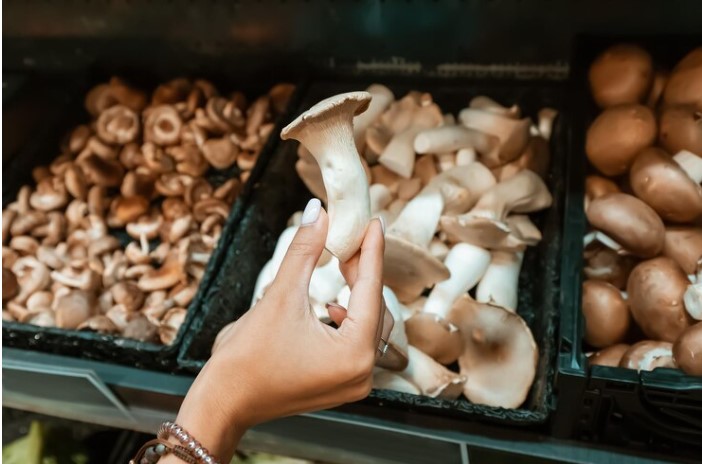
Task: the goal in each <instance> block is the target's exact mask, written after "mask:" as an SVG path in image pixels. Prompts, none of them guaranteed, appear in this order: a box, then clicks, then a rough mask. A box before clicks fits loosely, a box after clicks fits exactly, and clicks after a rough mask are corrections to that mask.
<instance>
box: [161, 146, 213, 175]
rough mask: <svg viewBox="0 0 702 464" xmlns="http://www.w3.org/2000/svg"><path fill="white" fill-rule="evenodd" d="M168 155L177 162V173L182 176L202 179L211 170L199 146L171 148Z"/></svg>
mask: <svg viewBox="0 0 702 464" xmlns="http://www.w3.org/2000/svg"><path fill="white" fill-rule="evenodd" d="M206 143H207V142H206ZM203 149H204V147H203ZM168 153H169V154H170V155H171V156H172V157H173V159H174V160H175V162H176V166H175V168H176V171H177V172H180V173H182V174H187V175H189V176H193V177H200V176H203V175H204V174H205V173H206V172H207V170H208V169H209V168H210V165H209V164H208V162H207V159H205V157H204V156H203V154H202V153H201V152H200V149H199V148H198V147H197V145H192V144H184V145H178V146H175V147H171V148H169V150H168Z"/></svg>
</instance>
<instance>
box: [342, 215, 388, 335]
mask: <svg viewBox="0 0 702 464" xmlns="http://www.w3.org/2000/svg"><path fill="white" fill-rule="evenodd" d="M384 251H385V238H384V237H383V229H382V226H381V225H380V221H378V220H377V219H374V220H373V221H371V223H370V225H369V226H368V231H367V232H366V236H365V238H364V239H363V243H362V244H361V253H360V256H359V257H358V266H357V269H356V275H355V280H354V282H349V283H350V285H351V298H350V299H349V304H348V309H347V316H346V319H345V320H344V322H343V323H342V324H341V327H340V328H339V330H341V331H342V332H344V333H348V334H352V336H354V337H357V338H358V339H360V340H363V341H366V342H368V343H369V344H374V343H376V342H377V340H376V335H377V333H378V327H379V326H380V320H381V316H382V314H383V303H382V301H383V253H384Z"/></svg>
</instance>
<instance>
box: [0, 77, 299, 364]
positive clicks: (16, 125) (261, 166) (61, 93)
mask: <svg viewBox="0 0 702 464" xmlns="http://www.w3.org/2000/svg"><path fill="white" fill-rule="evenodd" d="M109 75H110V74H105V73H104V70H99V71H96V72H87V73H85V74H80V75H70V76H46V77H44V76H33V77H28V78H27V79H24V80H17V85H13V86H12V89H17V91H16V92H15V94H14V95H11V96H9V97H7V105H5V104H3V112H7V113H6V114H31V115H33V116H34V117H33V118H14V119H12V120H9V121H8V119H5V121H4V129H5V133H6V134H8V132H9V133H10V134H12V133H14V134H29V136H25V137H24V138H23V142H22V143H18V145H19V146H21V148H18V150H17V151H16V152H11V153H8V152H7V151H6V152H5V153H4V154H3V208H4V207H5V206H6V205H7V204H9V203H10V202H12V201H14V200H15V198H16V197H17V192H18V191H19V189H20V188H21V186H22V185H26V184H29V185H34V181H33V179H32V176H31V172H32V168H34V167H36V166H40V165H45V164H48V163H50V162H51V160H53V159H54V158H55V157H56V156H57V154H59V153H60V152H59V143H60V141H61V140H62V139H63V137H65V136H66V134H67V133H68V132H69V131H70V130H71V129H73V128H74V127H75V126H76V125H78V124H81V123H85V122H86V121H87V120H88V114H87V112H86V110H85V109H84V106H83V99H84V98H85V95H86V93H87V91H88V90H89V89H90V88H92V87H93V85H95V84H96V83H100V82H105V81H106V80H107V79H108V77H109ZM134 75H136V76H140V77H139V78H138V79H136V82H135V85H136V86H137V87H140V88H143V89H153V88H154V87H155V85H156V84H157V83H160V82H163V81H165V80H167V78H166V79H165V78H163V77H162V76H158V77H159V79H156V78H155V76H154V77H144V76H143V75H141V74H138V73H134ZM126 77H129V76H128V75H127V76H126ZM198 77H201V76H198ZM213 82H215V83H216V84H217V87H218V88H219V89H221V90H225V91H231V90H242V91H245V92H246V93H247V97H248V98H251V99H253V98H256V97H257V96H258V95H260V94H261V93H262V92H265V91H266V90H267V88H268V87H266V85H267V84H268V83H270V84H271V85H273V84H275V83H277V82H278V81H269V80H267V79H263V80H260V81H258V82H255V83H248V84H246V83H240V82H237V80H236V79H226V77H225V78H223V79H221V80H220V81H217V80H216V79H215V80H213ZM20 83H21V85H19V84H20ZM294 100H295V97H294V96H293V98H291V101H294ZM4 102H5V100H4ZM286 114H287V110H286V112H284V113H283V114H281V115H280V116H279V117H278V119H277V121H276V122H275V128H274V130H273V133H274V134H277V133H279V132H280V128H281V127H283V125H284V123H285V121H286V120H287V117H286ZM37 115H39V117H36V116H37ZM8 138H9V137H8ZM277 143H278V137H269V138H268V140H267V142H266V144H265V146H264V147H263V148H262V150H261V152H260V155H259V157H258V160H257V163H256V165H255V167H254V168H253V170H252V171H251V174H250V177H249V179H248V181H247V182H246V183H245V184H244V187H243V188H242V190H241V193H240V195H239V197H238V198H237V199H236V201H235V202H234V204H233V206H232V209H231V211H230V214H229V216H228V217H227V219H226V222H225V227H224V230H227V231H228V230H234V228H233V226H232V224H234V223H237V222H238V221H239V220H240V218H241V214H242V212H243V209H242V206H243V205H244V204H246V198H247V197H248V196H249V195H250V193H251V189H252V186H253V185H254V184H256V182H257V181H258V180H259V178H260V177H261V175H262V174H263V172H264V171H265V169H266V165H267V164H268V162H269V160H270V158H271V156H272V153H273V150H274V148H275V146H276V145H277ZM8 148H10V147H8ZM238 173H239V170H238V168H237V166H236V164H234V165H233V166H232V167H230V168H229V169H227V170H226V171H219V170H214V169H210V170H209V171H208V173H207V174H206V178H207V180H208V181H209V182H210V183H211V184H212V185H213V186H217V185H221V184H222V183H223V182H224V181H225V180H226V179H228V178H229V177H230V176H232V175H238ZM110 233H111V234H113V235H114V236H116V237H117V238H118V239H119V240H120V242H121V244H122V246H124V245H125V244H126V243H128V242H129V241H130V240H131V239H130V237H129V236H127V234H126V233H125V232H124V231H123V230H114V229H113V230H111V231H110ZM230 241H231V238H230V237H229V236H228V235H227V234H226V232H223V233H222V235H221V237H220V241H219V246H217V247H216V248H215V249H214V251H213V253H212V255H211V258H210V259H209V261H208V263H207V266H206V270H205V273H204V276H203V278H202V280H201V282H200V285H199V288H198V291H197V293H196V295H195V297H194V298H193V300H192V301H191V303H190V305H189V308H188V311H187V316H186V319H185V321H184V322H183V324H182V325H181V327H180V329H179V331H178V334H177V336H176V338H175V340H174V342H173V343H172V344H171V345H161V344H156V343H151V342H141V341H137V340H133V339H129V338H125V337H120V336H117V335H109V334H101V333H97V332H92V331H81V330H65V329H60V328H57V327H40V326H36V325H31V324H23V323H18V322H13V321H3V324H2V339H3V345H4V346H6V347H13V348H22V349H31V350H37V351H44V352H50V353H55V354H62V355H68V356H77V357H83V358H87V359H94V360H100V361H109V362H115V363H120V364H126V365H130V366H135V367H142V368H149V369H156V370H166V371H172V370H175V369H177V365H176V357H177V352H178V348H179V346H180V343H181V341H182V339H183V336H184V334H185V333H186V332H187V331H188V327H189V325H190V321H191V320H192V318H193V316H194V314H195V313H196V312H197V311H198V308H199V306H200V304H201V300H202V298H203V296H204V294H205V289H207V288H208V287H209V285H210V283H211V281H212V278H213V277H214V275H215V274H216V273H217V272H218V269H219V266H220V263H221V260H222V257H223V256H224V253H225V252H226V250H227V248H228V247H229V245H228V244H229V243H230ZM157 242H158V240H157V239H154V240H152V241H151V243H150V246H151V248H152V249H153V247H154V246H155V245H156V244H157Z"/></svg>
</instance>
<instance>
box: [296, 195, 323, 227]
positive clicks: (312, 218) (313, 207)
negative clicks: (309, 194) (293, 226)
mask: <svg viewBox="0 0 702 464" xmlns="http://www.w3.org/2000/svg"><path fill="white" fill-rule="evenodd" d="M321 210H322V202H321V201H319V199H317V198H313V199H311V200H310V201H308V202H307V206H305V211H303V212H302V219H301V220H300V225H301V226H308V225H310V224H314V223H315V222H317V218H318V217H319V212H320V211H321Z"/></svg>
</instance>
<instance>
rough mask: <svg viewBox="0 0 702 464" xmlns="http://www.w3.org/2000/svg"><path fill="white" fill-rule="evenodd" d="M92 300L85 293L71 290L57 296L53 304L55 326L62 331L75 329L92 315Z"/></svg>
mask: <svg viewBox="0 0 702 464" xmlns="http://www.w3.org/2000/svg"><path fill="white" fill-rule="evenodd" d="M92 300H93V299H92V298H91V297H90V294H88V293H87V292H85V291H82V290H71V291H69V292H67V293H65V294H63V295H57V296H56V300H55V302H54V311H55V313H56V326H57V327H59V328H62V329H76V328H78V326H79V325H80V324H82V323H83V322H84V321H86V320H87V319H88V318H89V317H90V316H91V315H92V312H93V311H92V307H93V306H92V305H93V301H92Z"/></svg>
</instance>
